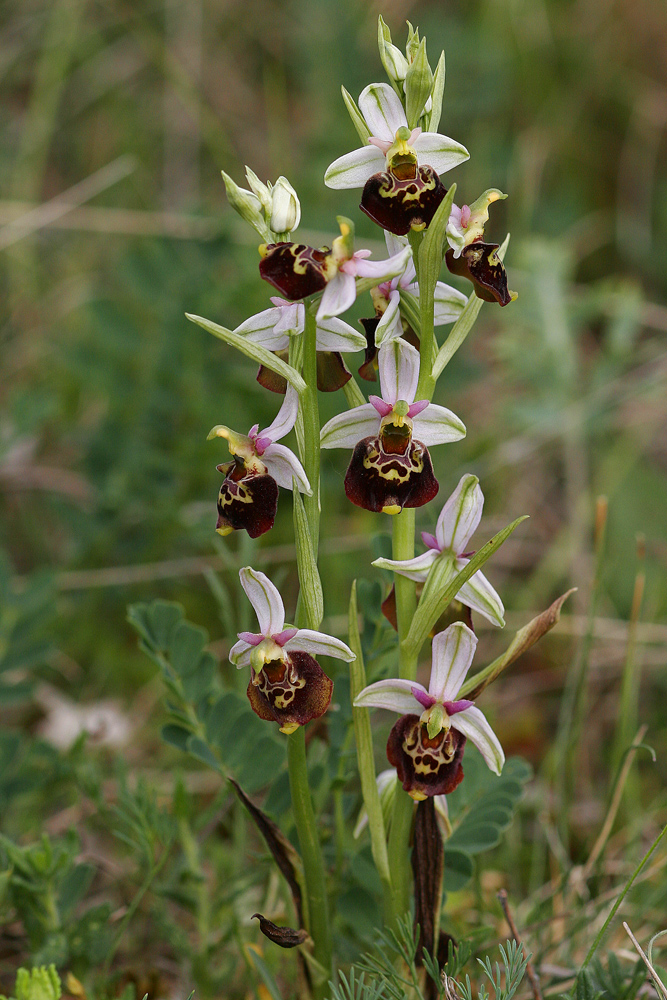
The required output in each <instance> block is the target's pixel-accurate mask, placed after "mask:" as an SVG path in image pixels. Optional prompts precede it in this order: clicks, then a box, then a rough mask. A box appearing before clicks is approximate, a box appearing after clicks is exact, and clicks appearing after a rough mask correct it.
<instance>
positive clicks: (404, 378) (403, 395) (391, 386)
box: [378, 340, 458, 444]
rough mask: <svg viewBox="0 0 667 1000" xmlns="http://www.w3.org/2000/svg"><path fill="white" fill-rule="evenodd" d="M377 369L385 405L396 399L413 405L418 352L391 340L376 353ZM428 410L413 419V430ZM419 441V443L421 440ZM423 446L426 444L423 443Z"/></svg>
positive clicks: (403, 341) (408, 345)
mask: <svg viewBox="0 0 667 1000" xmlns="http://www.w3.org/2000/svg"><path fill="white" fill-rule="evenodd" d="M378 368H379V371H380V386H381V387H382V398H383V399H384V401H385V402H386V403H391V404H392V405H393V404H394V403H395V402H396V400H397V399H404V400H405V401H406V403H414V401H415V392H416V391H417V383H418V382H419V351H417V350H415V348H414V347H412V345H411V344H408V343H407V342H406V341H405V340H391V341H389V343H388V344H385V345H384V346H383V347H381V348H380V351H379V352H378ZM430 409H431V407H430V406H429V407H427V408H426V410H424V411H422V414H420V415H419V417H415V419H414V426H415V428H416V426H417V420H420V419H421V417H422V415H423V413H428V411H429V410H430ZM447 412H449V410H448V411H447ZM452 416H453V414H452ZM457 419H458V418H457ZM419 440H420V441H421V438H419ZM424 444H427V442H426V441H425V442H424Z"/></svg>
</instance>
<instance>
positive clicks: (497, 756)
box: [452, 705, 505, 774]
mask: <svg viewBox="0 0 667 1000" xmlns="http://www.w3.org/2000/svg"><path fill="white" fill-rule="evenodd" d="M452 727H453V728H454V729H458V731H459V732H460V733H463V735H464V736H467V737H468V739H469V740H470V741H471V742H472V743H474V744H475V746H476V747H477V749H478V750H479V752H480V753H481V755H482V757H483V758H484V760H485V761H486V763H487V764H488V765H489V767H490V768H491V770H492V771H494V772H495V773H496V774H500V772H501V771H502V769H503V764H504V763H505V754H504V753H503V748H502V747H501V745H500V741H499V739H498V737H497V736H496V734H495V733H494V731H493V729H492V728H491V726H490V725H489V723H488V722H487V721H486V719H485V717H484V715H483V713H482V712H480V710H479V709H478V708H477V707H476V706H475V705H472V706H471V707H470V708H466V709H464V711H463V712H458V713H457V714H456V715H453V716H452Z"/></svg>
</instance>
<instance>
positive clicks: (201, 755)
mask: <svg viewBox="0 0 667 1000" xmlns="http://www.w3.org/2000/svg"><path fill="white" fill-rule="evenodd" d="M188 752H189V753H191V754H192V756H193V757H196V758H197V760H200V761H201V762H202V764H207V765H208V766H209V767H210V768H212V769H213V770H214V771H217V772H218V774H220V773H221V770H220V762H219V760H218V758H217V757H216V756H215V754H214V753H213V751H212V750H211V748H210V747H209V745H208V743H204V741H203V740H202V739H200V738H199V737H198V736H194V735H193V736H191V737H190V739H189V740H188Z"/></svg>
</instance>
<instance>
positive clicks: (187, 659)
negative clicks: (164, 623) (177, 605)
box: [169, 621, 208, 676]
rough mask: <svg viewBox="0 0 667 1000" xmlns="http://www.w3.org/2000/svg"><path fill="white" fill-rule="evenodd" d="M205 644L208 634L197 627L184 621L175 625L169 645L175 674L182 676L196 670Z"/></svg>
mask: <svg viewBox="0 0 667 1000" xmlns="http://www.w3.org/2000/svg"><path fill="white" fill-rule="evenodd" d="M207 642H208V633H207V632H206V630H205V629H203V628H200V627H199V626H198V625H192V624H191V623H190V622H185V621H181V622H179V623H178V625H176V628H175V629H174V632H173V635H172V637H171V642H170V643H169V657H170V659H171V664H172V666H173V668H174V670H175V671H176V673H177V674H180V675H181V676H183V675H184V674H189V673H192V671H193V670H196V669H197V665H198V663H199V659H200V657H201V654H202V652H203V650H204V646H205V645H206V643H207Z"/></svg>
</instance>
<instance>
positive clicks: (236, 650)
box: [229, 639, 254, 670]
mask: <svg viewBox="0 0 667 1000" xmlns="http://www.w3.org/2000/svg"><path fill="white" fill-rule="evenodd" d="M252 649H254V647H253V646H251V645H250V643H249V642H246V641H245V639H239V641H238V642H235V643H234V645H233V646H232V648H231V649H230V650H229V662H230V663H233V664H234V666H235V667H238V669H239V670H240V669H241V667H248V666H250V651H251V650H252Z"/></svg>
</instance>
